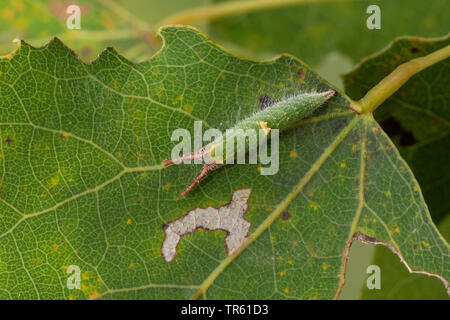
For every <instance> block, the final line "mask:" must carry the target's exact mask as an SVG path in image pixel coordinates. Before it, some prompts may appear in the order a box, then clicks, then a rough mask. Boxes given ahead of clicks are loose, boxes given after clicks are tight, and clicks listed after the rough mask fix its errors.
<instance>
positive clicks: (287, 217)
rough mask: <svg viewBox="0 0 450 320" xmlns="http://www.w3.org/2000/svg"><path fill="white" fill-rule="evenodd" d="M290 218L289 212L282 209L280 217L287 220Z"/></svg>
mask: <svg viewBox="0 0 450 320" xmlns="http://www.w3.org/2000/svg"><path fill="white" fill-rule="evenodd" d="M290 218H291V214H290V213H289V211H288V210H284V212H283V215H282V216H281V219H283V220H289V219H290Z"/></svg>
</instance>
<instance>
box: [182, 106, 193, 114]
mask: <svg viewBox="0 0 450 320" xmlns="http://www.w3.org/2000/svg"><path fill="white" fill-rule="evenodd" d="M183 110H184V111H186V112H187V113H191V112H192V111H194V107H193V106H191V105H190V104H185V105H184V106H183Z"/></svg>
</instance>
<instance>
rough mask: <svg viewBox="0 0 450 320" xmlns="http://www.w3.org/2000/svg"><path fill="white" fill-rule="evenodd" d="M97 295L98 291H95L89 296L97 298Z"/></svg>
mask: <svg viewBox="0 0 450 320" xmlns="http://www.w3.org/2000/svg"><path fill="white" fill-rule="evenodd" d="M97 297H98V293H97V291H94V292H92V294H91V296H90V297H89V298H91V299H95V298H97Z"/></svg>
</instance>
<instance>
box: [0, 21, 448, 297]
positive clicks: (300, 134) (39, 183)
mask: <svg viewBox="0 0 450 320" xmlns="http://www.w3.org/2000/svg"><path fill="white" fill-rule="evenodd" d="M161 34H162V37H163V39H164V46H163V47H162V49H161V51H159V53H158V54H156V55H155V56H154V57H153V58H152V59H151V60H149V61H147V62H144V63H140V64H134V63H132V62H130V61H128V60H126V59H125V58H123V57H121V56H120V55H119V54H117V52H116V51H114V50H113V49H107V50H105V51H104V52H103V53H102V54H101V56H100V57H99V58H98V59H97V60H96V61H94V62H93V63H92V64H84V63H83V62H81V61H80V60H79V59H78V58H77V57H76V56H75V54H74V53H73V52H72V51H71V50H69V49H68V48H67V47H65V46H64V45H63V44H62V43H61V42H60V41H59V40H54V41H52V42H51V43H50V44H49V45H48V46H47V47H44V48H40V49H36V48H33V47H31V46H29V45H27V44H26V43H22V44H21V47H20V48H19V49H18V50H17V51H16V52H15V53H14V54H13V56H12V57H11V59H8V58H3V59H1V60H0V72H1V75H0V117H1V119H0V129H1V131H0V135H1V137H0V141H1V144H0V146H1V165H0V170H1V175H2V180H1V195H2V196H1V198H0V200H1V201H0V206H1V209H2V210H0V212H1V216H0V222H1V223H0V248H2V249H1V250H0V294H1V297H2V298H74V299H80V298H116V299H124V298H147V299H148V298H189V297H192V296H198V294H199V293H203V294H204V295H203V298H209V299H218V298H223V299H227V298H261V299H269V298H271V299H289V298H302V299H307V298H309V299H315V298H319V299H328V298H333V297H334V296H335V295H336V294H337V292H339V290H340V288H341V286H342V284H343V272H344V266H345V261H346V258H347V257H346V252H347V249H348V245H349V243H350V242H351V240H352V239H353V238H354V235H355V234H356V236H357V237H360V238H361V237H363V238H365V239H369V238H367V237H374V238H377V239H378V240H379V241H382V242H386V243H388V244H390V246H392V248H393V249H395V250H397V251H398V252H399V253H400V254H401V255H402V256H403V257H404V259H405V260H406V262H407V263H408V264H409V266H410V267H411V268H412V269H413V270H419V271H423V272H427V273H429V274H432V275H435V276H437V277H439V278H441V279H442V280H443V281H444V282H445V283H447V282H448V279H449V278H450V275H449V272H450V271H449V270H450V268H449V267H448V266H449V261H450V260H449V247H448V244H447V243H446V242H445V240H444V239H443V238H442V237H441V236H440V234H439V233H438V231H437V229H436V227H435V226H434V224H433V222H432V221H431V218H430V216H429V213H428V209H427V206H426V204H425V203H424V201H423V198H422V194H421V192H420V188H419V186H418V184H417V181H416V180H415V178H414V177H413V175H412V173H411V171H410V169H409V168H408V166H407V165H406V163H405V162H404V160H403V159H402V158H401V157H400V156H399V154H398V152H397V150H396V148H395V146H394V145H393V144H392V142H391V141H390V140H389V138H388V137H387V136H386V134H385V133H384V132H383V131H382V130H381V128H380V127H379V126H378V124H377V123H376V122H375V121H374V120H373V118H372V116H371V115H370V114H365V115H361V116H358V115H354V114H353V113H351V112H350V111H349V109H348V108H347V106H348V104H349V101H348V100H347V98H346V97H345V96H344V95H342V94H338V93H337V94H336V95H335V96H334V97H333V98H332V99H330V100H329V102H328V103H327V105H326V106H324V107H323V108H320V109H319V110H318V111H317V112H316V113H315V114H314V115H313V116H312V117H310V118H308V119H305V120H303V121H301V122H300V123H299V126H298V128H296V129H295V130H292V131H288V132H284V133H282V134H281V137H280V171H279V172H278V173H277V174H276V175H273V176H261V175H260V174H259V171H258V165H229V166H225V167H224V168H221V169H218V170H216V171H215V172H213V173H212V174H211V175H210V176H208V177H207V178H206V179H205V180H204V181H202V182H201V183H200V185H199V186H198V187H197V188H196V189H195V190H194V191H193V192H192V193H190V194H189V195H188V196H187V197H186V198H180V196H179V194H180V192H181V191H182V190H183V189H184V188H185V187H186V186H187V185H188V184H189V183H190V182H191V180H192V179H193V177H195V175H196V174H197V172H198V170H199V169H200V167H199V166H198V165H173V166H170V167H163V166H162V165H161V162H162V160H163V159H167V158H170V154H171V150H172V148H173V146H174V145H175V142H171V140H170V137H171V133H172V131H173V130H175V129H177V128H187V129H189V130H190V131H191V132H192V131H193V124H194V121H195V120H202V121H203V124H204V127H205V128H206V127H215V128H218V129H220V130H224V129H226V128H228V127H231V126H232V125H233V124H234V123H236V121H238V120H239V119H241V118H243V117H245V116H248V115H250V114H251V113H253V112H254V111H255V110H257V109H258V102H259V99H260V96H261V95H262V94H265V95H268V96H270V97H272V98H275V99H279V98H283V97H286V96H289V95H291V94H293V93H298V92H299V91H301V92H307V91H313V90H317V91H319V92H321V91H325V90H328V89H329V88H330V86H329V85H328V84H326V83H325V82H323V81H322V80H321V79H320V78H318V77H317V76H316V75H315V74H314V72H312V71H311V70H310V69H309V68H308V67H307V66H306V65H304V64H303V63H302V62H300V61H299V60H297V59H296V58H293V57H291V56H285V55H284V56H279V57H278V58H277V59H274V60H271V61H267V62H258V61H251V60H246V59H242V58H239V57H236V56H234V55H232V54H231V53H229V52H227V51H225V50H223V49H222V48H221V47H220V46H218V45H217V44H215V43H213V42H211V41H210V40H208V38H207V37H206V36H205V35H203V34H201V33H200V32H198V31H197V30H196V29H193V28H190V27H166V28H164V29H162V31H161ZM244 188H245V189H249V188H250V189H251V195H250V199H249V201H248V206H249V207H248V210H247V212H246V214H245V218H246V219H247V220H248V221H249V222H250V231H249V236H248V239H247V240H246V242H244V244H243V245H242V246H241V247H240V248H239V249H238V251H237V252H235V253H234V254H232V255H230V256H227V253H226V250H225V248H224V239H225V236H226V235H225V233H224V232H223V231H206V230H201V231H200V230H197V231H196V232H194V233H193V234H190V235H185V236H184V237H183V238H182V239H181V241H180V244H179V246H178V248H177V254H176V256H175V258H174V260H173V261H172V262H171V263H169V264H168V263H167V262H166V261H165V260H164V259H163V257H162V255H161V245H162V243H163V240H164V229H163V226H164V225H165V224H167V223H170V222H171V221H174V220H176V219H178V218H180V217H181V216H183V215H185V214H186V213H187V212H189V211H191V210H193V209H195V208H205V207H207V206H213V207H215V208H218V207H221V206H224V205H225V204H226V203H228V202H229V201H230V198H231V195H232V193H233V191H236V190H238V189H244ZM363 234H365V235H366V236H364V235H363ZM71 265H76V266H79V267H80V269H81V273H82V276H81V290H69V289H68V288H67V286H66V281H67V278H68V277H69V276H70V275H69V274H67V273H66V270H67V268H68V266H71Z"/></svg>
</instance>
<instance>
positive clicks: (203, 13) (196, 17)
mask: <svg viewBox="0 0 450 320" xmlns="http://www.w3.org/2000/svg"><path fill="white" fill-rule="evenodd" d="M344 1H355V0H277V1H275V0H248V1H230V2H222V3H218V4H214V5H207V6H203V7H199V8H194V9H189V10H186V11H182V12H178V13H175V14H173V15H171V16H168V17H167V18H165V19H163V20H162V21H160V22H159V23H158V24H157V26H158V27H159V26H164V25H169V24H193V23H197V22H201V21H211V20H215V19H218V18H222V17H226V16H227V17H228V16H233V15H238V14H243V13H247V12H255V11H260V10H268V9H274V8H281V7H286V6H290V5H297V4H303V3H319V2H344Z"/></svg>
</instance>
